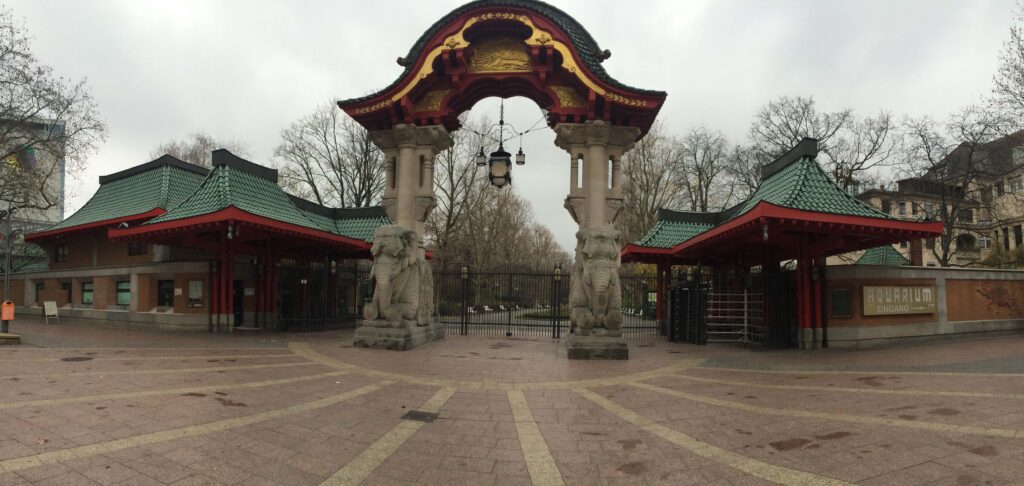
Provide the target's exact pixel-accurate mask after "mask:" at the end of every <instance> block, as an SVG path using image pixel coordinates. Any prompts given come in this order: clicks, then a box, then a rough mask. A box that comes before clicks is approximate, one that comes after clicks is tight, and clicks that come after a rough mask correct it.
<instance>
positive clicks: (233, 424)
mask: <svg viewBox="0 0 1024 486" xmlns="http://www.w3.org/2000/svg"><path fill="white" fill-rule="evenodd" d="M392 383H393V382H386V381H385V382H380V383H374V384H372V385H366V386H364V387H360V388H356V389H355V390H349V391H347V392H345V393H339V394H337V395H332V396H329V397H327V398H321V399H319V400H314V401H312V402H306V403H300V404H298V405H292V406H289V407H284V408H279V409H276V410H269V411H266V412H261V413H257V414H253V415H246V416H243V417H235V418H230V419H225V420H217V421H214V422H207V423H205V424H198V425H189V426H187V427H179V428H176V429H168V430H161V431H159V432H152V433H149V434H142V435H135V436H131V437H125V438H123V439H115V440H108V441H105V442H97V443H95V444H89V445H84V446H79V447H72V448H70V449H62V450H59V451H51V452H44V453H41V454H36V455H32V456H25V457H18V458H14V459H8V460H6V461H0V470H2V471H5V472H13V471H21V470H23V469H28V468H30V467H36V466H43V465H46V464H55V463H58V462H62V461H69V460H72V459H80V458H85V457H91V456H95V455H97V454H105V453H108V452H114V451H119V450H123V449H130V448H132V447H139V446H144V445H149V444H156V443H158V442H166V441H169V440H175V439H184V438H186V437H195V436H197V435H204V434H209V433H212V432H221V431H224V430H230V429H236V428H238V427H244V426H246V425H252V424H255V423H260V422H266V421H267V420H273V419H276V418H281V417H286V416H289V415H293V414H296V413H300V412H308V411H310V410H316V409H320V408H324V407H327V406H330V405H334V404H336V403H341V402H344V401H346V400H351V399H353V398H356V397H361V396H363V395H366V394H368V393H371V392H373V391H376V390H379V389H380V388H382V387H385V386H388V385H390V384H392Z"/></svg>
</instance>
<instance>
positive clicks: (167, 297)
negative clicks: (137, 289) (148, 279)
mask: <svg viewBox="0 0 1024 486" xmlns="http://www.w3.org/2000/svg"><path fill="white" fill-rule="evenodd" d="M156 305H157V307H174V280H160V281H158V282H157V283H156Z"/></svg>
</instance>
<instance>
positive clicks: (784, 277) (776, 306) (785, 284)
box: [764, 272, 797, 348]
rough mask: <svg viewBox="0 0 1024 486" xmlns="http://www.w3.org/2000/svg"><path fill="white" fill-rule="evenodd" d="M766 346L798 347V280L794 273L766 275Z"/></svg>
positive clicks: (771, 273) (770, 273)
mask: <svg viewBox="0 0 1024 486" xmlns="http://www.w3.org/2000/svg"><path fill="white" fill-rule="evenodd" d="M764 294H765V327H766V336H765V342H764V346H765V347H769V348H789V347H793V346H795V345H796V327H797V326H796V322H797V321H796V278H795V273H794V272H769V273H766V274H764Z"/></svg>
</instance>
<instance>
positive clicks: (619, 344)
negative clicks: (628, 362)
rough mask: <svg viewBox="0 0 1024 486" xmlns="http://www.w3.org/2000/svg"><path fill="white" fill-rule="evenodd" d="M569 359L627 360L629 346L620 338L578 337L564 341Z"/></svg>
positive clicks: (575, 335)
mask: <svg viewBox="0 0 1024 486" xmlns="http://www.w3.org/2000/svg"><path fill="white" fill-rule="evenodd" d="M565 349H566V351H567V354H568V355H569V359H629V346H628V345H626V341H625V340H623V339H622V337H621V336H618V337H614V336H580V335H577V334H570V335H569V337H567V338H566V339H565Z"/></svg>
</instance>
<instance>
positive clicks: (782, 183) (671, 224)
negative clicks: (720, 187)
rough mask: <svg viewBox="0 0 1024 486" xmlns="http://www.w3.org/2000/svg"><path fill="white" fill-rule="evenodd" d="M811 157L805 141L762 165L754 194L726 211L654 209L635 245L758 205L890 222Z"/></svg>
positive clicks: (701, 228)
mask: <svg viewBox="0 0 1024 486" xmlns="http://www.w3.org/2000/svg"><path fill="white" fill-rule="evenodd" d="M816 153H817V143H816V142H815V141H814V140H811V139H805V140H804V141H803V142H801V143H800V144H799V145H798V146H797V147H795V148H794V149H793V150H791V151H790V152H789V153H788V154H786V155H784V156H783V157H781V158H780V159H779V160H776V161H775V162H772V163H771V164H768V165H766V166H764V167H763V168H762V173H763V176H762V180H761V184H760V185H759V186H758V187H757V190H755V191H754V193H753V194H752V195H751V196H750V197H749V198H748V199H747V200H745V201H743V202H741V203H739V204H737V205H735V206H733V207H731V208H729V209H726V210H725V211H721V212H717V213H692V212H678V211H669V210H664V209H661V210H659V211H658V221H657V223H655V225H654V227H653V228H651V230H650V231H648V233H647V235H645V236H644V237H643V238H641V239H640V240H639V241H637V242H636V243H635V244H637V245H639V246H645V247H653V248H671V247H673V246H675V245H678V244H680V243H682V242H684V241H687V240H689V239H691V238H693V237H695V236H697V235H699V234H701V233H703V232H705V231H708V230H710V229H712V228H714V227H715V226H718V225H720V224H722V223H725V222H727V221H729V220H732V219H735V218H737V217H739V216H742V215H743V214H745V213H747V212H749V211H750V210H752V209H754V207H756V206H757V204H758V203H760V202H762V201H764V202H767V203H769V204H774V205H776V206H780V207H784V208H790V209H797V210H801V211H810V212H816V213H828V214H837V215H844V216H861V217H868V218H879V219H889V220H891V219H895V218H893V217H892V216H889V215H887V214H885V213H882V212H881V211H878V210H876V209H875V208H873V207H871V206H870V205H869V204H867V203H865V202H863V201H860V200H859V199H857V198H855V197H853V196H852V195H850V194H849V193H847V192H846V191H844V190H843V189H842V188H840V187H839V186H838V185H837V184H836V183H835V182H834V181H832V179H831V178H830V177H829V176H828V175H827V174H825V171H823V170H822V169H821V167H820V166H819V165H818V163H817V162H816V161H815V159H814V157H815V154H816Z"/></svg>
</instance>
